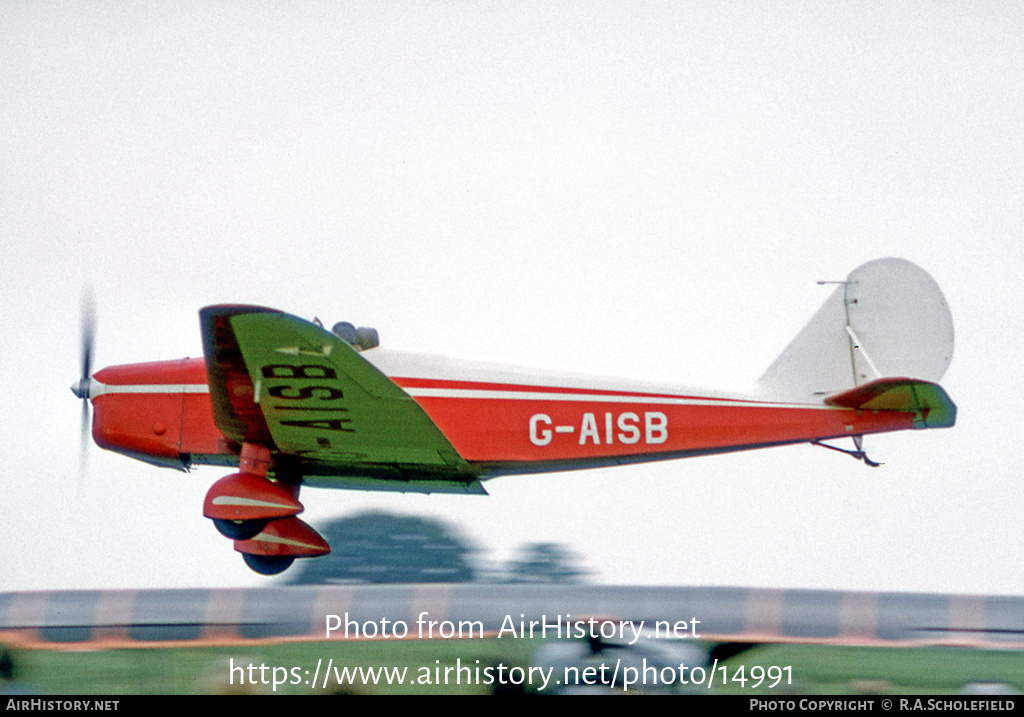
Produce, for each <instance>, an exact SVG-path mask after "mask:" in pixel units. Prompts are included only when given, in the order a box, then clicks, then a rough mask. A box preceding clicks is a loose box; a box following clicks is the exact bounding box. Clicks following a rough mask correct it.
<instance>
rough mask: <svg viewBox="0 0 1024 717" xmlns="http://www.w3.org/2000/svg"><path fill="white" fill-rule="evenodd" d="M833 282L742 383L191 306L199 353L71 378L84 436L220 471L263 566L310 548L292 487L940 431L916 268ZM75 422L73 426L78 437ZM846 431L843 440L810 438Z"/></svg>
mask: <svg viewBox="0 0 1024 717" xmlns="http://www.w3.org/2000/svg"><path fill="white" fill-rule="evenodd" d="M819 283H835V284H837V287H836V288H835V290H834V291H833V292H832V294H831V295H830V296H829V298H828V299H827V300H826V301H825V303H824V304H823V305H822V307H821V309H819V310H818V312H817V313H816V314H814V316H813V317H812V318H811V320H810V322H809V323H808V324H807V325H806V326H805V327H804V329H803V330H802V331H801V332H800V333H799V334H798V335H797V336H796V338H795V339H793V341H792V342H791V343H790V344H789V345H788V346H787V347H786V348H785V350H784V351H783V352H782V354H780V355H779V357H778V358H777V359H776V360H775V361H774V362H773V363H772V364H771V365H770V366H769V367H768V369H767V370H766V371H765V373H764V374H763V375H762V376H761V378H760V379H759V380H758V382H757V383H756V385H755V386H754V388H752V389H751V390H750V391H748V392H743V393H740V392H734V391H708V390H697V389H690V388H681V387H677V386H663V385H652V384H649V383H641V382H637V381H629V380H620V379H610V378H598V377H590V376H582V375H576V374H566V373H556V372H551V371H541V370H535V369H524V368H513V367H507V366H500V365H494V364H485V363H479V362H470V361H464V360H458V359H452V358H447V357H438V356H428V355H422V354H415V353H409V352H404V351H397V350H392V349H389V348H386V347H382V346H379V343H380V342H379V338H378V335H377V332H376V331H375V330H373V329H367V328H361V329H356V328H355V327H354V326H352V325H351V324H348V323H345V322H339V324H336V325H335V327H334V329H333V330H331V331H328V330H327V329H325V328H324V327H323V326H322V325H321V324H320V322H319V320H314V321H307V320H305V319H302V318H299V317H297V316H292V315H289V314H286V313H283V312H280V311H277V310H274V309H269V308H265V307H260V306H246V305H217V306H208V307H206V308H203V309H201V310H200V312H199V317H200V327H201V332H202V339H203V353H204V355H203V358H184V359H177V360H170V361H156V362H151V363H138V364H128V365H120V366H111V367H108V368H105V369H103V370H101V371H98V372H97V373H95V375H90V365H91V360H92V359H91V356H92V335H93V331H92V328H91V325H87V326H86V327H85V330H84V332H83V348H82V353H83V359H82V378H81V379H80V380H79V381H77V382H76V383H75V384H74V385H72V387H71V388H72V391H73V392H74V394H75V395H76V396H78V397H79V398H81V399H82V400H83V433H84V429H85V427H86V421H87V412H88V407H89V402H91V404H92V408H93V417H92V419H93V420H92V436H93V439H94V441H95V442H96V444H97V445H99V446H100V447H102V448H105V449H108V450H111V451H115V452H117V453H121V454H123V455H126V456H129V457H132V458H136V459H138V460H141V461H145V462H147V463H150V464H154V465H157V466H165V467H170V468H176V469H178V470H184V471H187V470H189V468H190V467H192V466H197V465H214V466H225V467H231V468H234V467H236V466H237V472H234V473H231V474H230V475H227V476H225V477H224V478H221V479H220V480H218V481H216V482H215V483H214V484H213V485H212V486H211V488H210V489H209V491H208V493H207V495H206V498H205V501H204V505H203V515H204V516H205V517H207V518H209V519H211V520H212V521H213V523H214V525H215V527H216V528H217V530H218V531H220V532H221V533H222V534H223V535H224V536H225V537H227V538H229V539H231V540H233V541H234V549H235V550H236V551H237V552H239V553H241V554H242V557H243V559H244V561H245V562H246V564H247V565H248V566H249V567H250V568H251V569H253V570H255V571H256V572H258V573H261V574H264V575H275V574H278V573H280V572H283V571H284V570H286V569H287V568H288V567H289V566H291V565H292V563H293V561H294V560H295V559H296V558H306V557H315V556H318V555H324V554H327V553H329V552H330V546H329V545H328V544H327V542H326V541H325V540H324V539H323V538H322V537H321V536H320V535H319V534H318V533H317V532H316V531H315V530H314V529H313V528H312V527H310V526H309V525H307V524H306V523H304V522H303V521H302V520H300V519H299V518H297V517H296V516H297V515H298V514H299V513H301V512H302V511H303V505H302V503H301V502H299V499H298V498H299V491H300V488H301V487H302V486H304V485H305V486H310V487H322V488H348V489H360V490H393V491H416V492H427V493H429V492H448V493H476V494H486V490H485V489H484V487H483V482H484V481H486V480H489V479H492V478H495V477H497V476H503V475H512V474H526V473H541V472H549V471H565V470H570V469H581V468H594V467H603V466H617V465H629V464H636V463H641V462H645V461H656V460H665V459H675V458H686V457H692V456H701V455H710V454H717V453H725V452H729V451H741V450H749V449H755V448H766V447H771V446H782V445H789V444H796V443H812V444H815V445H818V446H822V447H825V448H829V449H832V450H835V451H841V452H843V453H848V454H850V455H852V456H853V457H855V458H857V459H858V460H862V461H863V462H864V463H866V464H867V465H871V466H877V465H878V464H877V463H876V462H874V461H872V460H871V459H869V458H868V457H867V454H866V453H865V451H864V447H863V437H864V436H865V435H868V434H873V433H881V432H887V431H898V430H904V429H923V428H945V427H950V426H953V425H954V423H955V421H956V405H955V404H954V403H953V401H952V400H951V399H950V397H949V396H948V394H947V393H946V391H945V390H944V389H943V388H942V387H941V386H940V385H939V384H938V383H937V381H938V380H939V379H941V377H942V375H943V374H944V373H945V371H946V368H947V367H948V365H949V363H950V361H951V359H952V354H953V323H952V318H951V315H950V311H949V307H948V305H947V303H946V300H945V298H944V297H943V295H942V291H941V290H940V289H939V287H938V284H936V282H935V281H934V279H932V277H931V276H930V275H929V274H928V273H927V272H925V271H924V270H923V269H921V268H920V267H918V266H916V265H915V264H913V263H911V262H909V261H906V260H904V259H896V258H885V259H877V260H874V261H871V262H868V263H866V264H864V265H862V266H860V267H859V268H857V269H855V270H854V271H853V272H851V273H850V274H849V276H848V277H847V278H846V279H845V280H843V281H838V282H819ZM83 437H84V436H83ZM843 438H852V440H853V443H854V448H853V449H847V448H842V447H840V446H836V445H833V444H832V443H826V442H825V441H828V440H834V439H843Z"/></svg>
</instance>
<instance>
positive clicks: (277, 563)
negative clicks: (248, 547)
mask: <svg viewBox="0 0 1024 717" xmlns="http://www.w3.org/2000/svg"><path fill="white" fill-rule="evenodd" d="M242 559H243V560H244V561H245V564H246V565H248V566H249V567H250V568H251V569H252V570H255V571H256V572H257V573H259V574H260V575H277V574H278V573H283V572H284V571H285V570H287V569H288V568H290V567H291V566H292V563H294V562H295V557H294V556H292V555H253V554H252V553H242Z"/></svg>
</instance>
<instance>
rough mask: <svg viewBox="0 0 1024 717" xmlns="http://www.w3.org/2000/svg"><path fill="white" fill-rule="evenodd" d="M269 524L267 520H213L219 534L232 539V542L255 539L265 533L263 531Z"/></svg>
mask: <svg viewBox="0 0 1024 717" xmlns="http://www.w3.org/2000/svg"><path fill="white" fill-rule="evenodd" d="M268 522H269V521H266V520H226V519H224V518H214V519H213V525H214V527H215V528H216V529H217V532H218V533H220V534H221V535H223V536H224V537H225V538H231V539H232V540H248V539H249V538H255V537H256V536H257V535H259V534H260V533H262V532H263V529H264V528H266V527H267V523H268Z"/></svg>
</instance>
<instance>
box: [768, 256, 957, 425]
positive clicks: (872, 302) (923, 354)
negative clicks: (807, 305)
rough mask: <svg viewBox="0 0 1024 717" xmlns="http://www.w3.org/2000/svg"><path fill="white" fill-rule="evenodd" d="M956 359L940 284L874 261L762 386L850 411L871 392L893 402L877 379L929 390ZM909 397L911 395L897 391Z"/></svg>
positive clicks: (893, 263) (903, 265) (890, 262)
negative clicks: (900, 381) (827, 400)
mask: <svg viewBox="0 0 1024 717" xmlns="http://www.w3.org/2000/svg"><path fill="white" fill-rule="evenodd" d="M952 358H953V319H952V317H951V316H950V313H949V306H948V305H947V304H946V299H945V297H944V296H943V295H942V291H941V290H940V289H939V286H938V284H936V283H935V280H934V279H932V277H931V276H929V274H928V273H927V272H926V271H924V270H923V269H921V268H920V267H918V266H917V265H915V264H912V263H911V262H909V261H906V260H904V259H892V258H889V259H876V260H875V261H870V262H868V263H867V264H864V265H862V266H860V267H858V268H857V269H854V270H853V272H851V273H850V275H849V276H848V277H847V278H846V281H844V282H841V285H840V286H839V287H838V288H837V289H836V290H835V292H833V294H832V295H831V296H830V297H829V298H828V300H827V301H826V302H825V304H824V305H823V306H822V307H821V308H820V309H819V310H818V312H817V313H816V314H815V315H814V317H813V318H812V319H811V320H810V322H809V323H808V324H807V326H805V327H804V328H803V330H802V331H801V332H800V333H799V334H797V337H796V338H795V339H793V341H792V343H790V344H789V346H787V347H786V349H785V351H783V352H782V354H781V355H780V356H779V357H778V358H777V359H776V360H775V362H774V363H772V365H771V366H769V367H768V370H767V371H766V372H765V373H764V375H763V376H761V379H760V386H761V388H762V389H763V390H764V392H765V393H766V394H768V395H769V396H771V397H772V398H776V399H780V400H787V401H795V402H814V403H818V402H821V401H823V400H824V399H825V398H826V397H832V398H831V399H830V402H832V403H835V405H848V404H849V401H850V400H854V399H858V400H859V399H860V398H864V397H862V396H860V394H859V393H858V392H857V391H855V389H858V388H859V387H862V386H863V387H865V388H866V387H867V384H876V385H877V386H879V387H882V386H884V387H886V393H890V395H895V394H893V393H892V391H894V390H897V389H896V387H895V385H890V384H889V383H887V382H882V383H879V380H880V379H889V378H893V377H899V378H901V379H904V380H906V379H915V381H912V382H911V383H913V384H914V385H920V383H922V382H924V383H928V384H932V382H935V381H938V380H939V379H940V378H942V375H943V374H944V373H945V372H946V369H947V368H948V367H949V363H950V361H951V360H952ZM935 388H938V386H935ZM904 390H905V391H913V390H914V389H912V388H906V389H899V391H904ZM938 390H939V391H942V389H941V388H939V389H938ZM927 391H931V389H927ZM837 394H849V395H847V396H845V397H844V396H842V395H837ZM866 395H867V394H865V396H866ZM929 395H933V392H932V393H930V394H929ZM942 395H943V396H945V392H944V391H943V392H942ZM851 397H853V398H851ZM844 400H845V403H844V402H843V401H844ZM908 400H910V399H908ZM913 400H917V399H913ZM945 402H948V403H949V406H952V402H951V401H949V399H948V396H946V397H945V401H942V400H939V399H935V401H931V402H930V403H936V404H942V405H943V406H944V405H945ZM947 408H948V407H947ZM904 410H905V409H904ZM953 414H954V415H955V409H954V411H953ZM936 418H938V416H936ZM945 420H946V419H943V421H942V422H945ZM950 425H952V424H950Z"/></svg>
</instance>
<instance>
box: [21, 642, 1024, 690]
mask: <svg viewBox="0 0 1024 717" xmlns="http://www.w3.org/2000/svg"><path fill="white" fill-rule="evenodd" d="M540 644H541V641H540V640H526V639H521V640H497V639H479V640H476V639H474V640H451V641H445V640H405V641H394V642H386V641H369V642H347V643H345V642H325V643H299V644H277V645H252V646H245V647H235V648H178V649H131V650H109V651H93V652H87V651H82V652H79V651H49V650H19V651H13V652H12V653H11V654H12V655H13V658H14V664H15V685H14V687H16V688H18V689H21V690H27V691H31V692H37V693H49V694H96V695H100V694H106V695H115V694H216V693H262V694H274V693H276V694H324V693H336V692H344V693H370V694H395V693H407V694H408V693H415V694H427V693H446V694H453V693H466V694H471V693H476V694H480V693H489V692H490V691H491V690H492V688H493V686H492V685H488V684H480V683H481V682H486V681H488V680H487V679H485V678H486V675H487V669H491V670H495V671H494V672H492V673H491V674H492V675H496V674H497V672H496V669H497V665H499V664H502V665H504V666H505V669H506V670H508V669H509V668H510V667H511V666H513V665H517V666H520V667H527V666H529V665H530V661H531V658H532V656H533V653H534V652H535V650H536V649H537V647H538V646H539V645H540ZM318 662H319V664H320V670H319V671H317V665H318ZM329 663H330V665H331V667H332V671H331V673H330V674H328V685H327V688H326V689H325V688H324V686H323V680H324V674H325V673H327V666H328V664H329ZM726 664H727V666H728V668H729V674H730V676H732V675H736V674H737V673H738V670H739V667H740V666H742V667H743V668H744V669H743V671H742V672H739V673H738V674H740V675H741V676H744V677H748V678H750V677H752V676H753V675H755V674H759V673H756V672H754V671H753V668H755V667H758V666H760V667H764V668H767V667H769V666H776V667H790V668H791V674H792V684H789V685H786V684H784V683H783V684H780V685H779V686H777V687H775V688H774V689H768V688H767V686H766V685H767V684H768V682H767V681H766V682H765V683H764V684H763V685H762V686H761V687H759V688H756V689H755V688H754V687H753V680H752V679H748V681H747V682H746V683H743V684H739V683H737V682H735V681H733V682H731V683H730V684H729V685H728V686H727V687H726V688H722V687H721V686H720V685H718V684H716V686H715V688H714V689H713V690H711V691H712V692H717V693H725V694H737V693H740V694H753V693H756V694H772V693H774V694H798V693H799V694H851V693H873V694H899V693H917V694H922V693H924V694H945V693H956V692H958V691H959V690H960V689H962V687H963V686H964V685H965V684H967V683H970V682H1001V683H1007V684H1010V685H1012V686H1013V687H1015V688H1016V689H1017V690H1018V691H1024V653H1021V652H1009V651H1006V652H1004V651H980V650H969V649H958V648H937V647H932V648H891V649H887V648H858V647H822V646H809V645H763V646H759V647H756V648H754V649H753V650H750V651H748V652H746V653H743V654H741V655H738V656H736V657H734V658H733V659H731V660H729V661H728V663H726ZM250 665H252V668H251V669H250V668H249V666H250ZM458 666H462V667H463V668H464V669H463V671H462V678H457V672H456V667H458ZM232 667H234V668H235V669H234V670H232V669H231V668H232ZM261 667H262V668H263V669H262V670H261ZM355 667H363V668H381V667H383V668H387V669H388V670H391V672H390V673H389V674H390V675H391V676H392V677H394V675H395V672H394V670H399V671H401V670H403V669H404V677H405V679H404V684H401V685H396V684H390V685H389V684H387V679H386V678H385V677H384V676H382V675H381V674H380V673H379V672H378V673H377V679H376V682H377V683H376V684H373V682H374V680H373V678H371V679H369V680H366V679H363V680H359V679H357V680H356V681H355V684H351V683H350V684H346V685H344V686H339V685H338V684H337V680H336V679H335V678H336V677H337V676H338V673H336V672H334V670H341V669H343V668H355ZM446 668H447V678H448V684H436V683H437V682H442V683H443V682H444V681H445V676H446ZM314 674H318V675H319V677H318V678H317V680H316V681H317V686H315V687H313V686H311V685H310V683H311V682H312V681H313V676H314ZM516 674H517V676H518V675H519V674H522V673H516ZM456 679H458V681H459V682H461V684H454V682H455V681H456ZM275 681H276V682H278V683H279V684H278V685H277V686H276V688H275V685H274V684H273V683H274V682H275ZM467 681H468V682H469V683H470V684H466V682H467ZM491 681H493V680H491ZM242 683H244V684H242ZM701 691H702V692H704V691H707V690H706V688H704V689H703V690H701Z"/></svg>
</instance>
